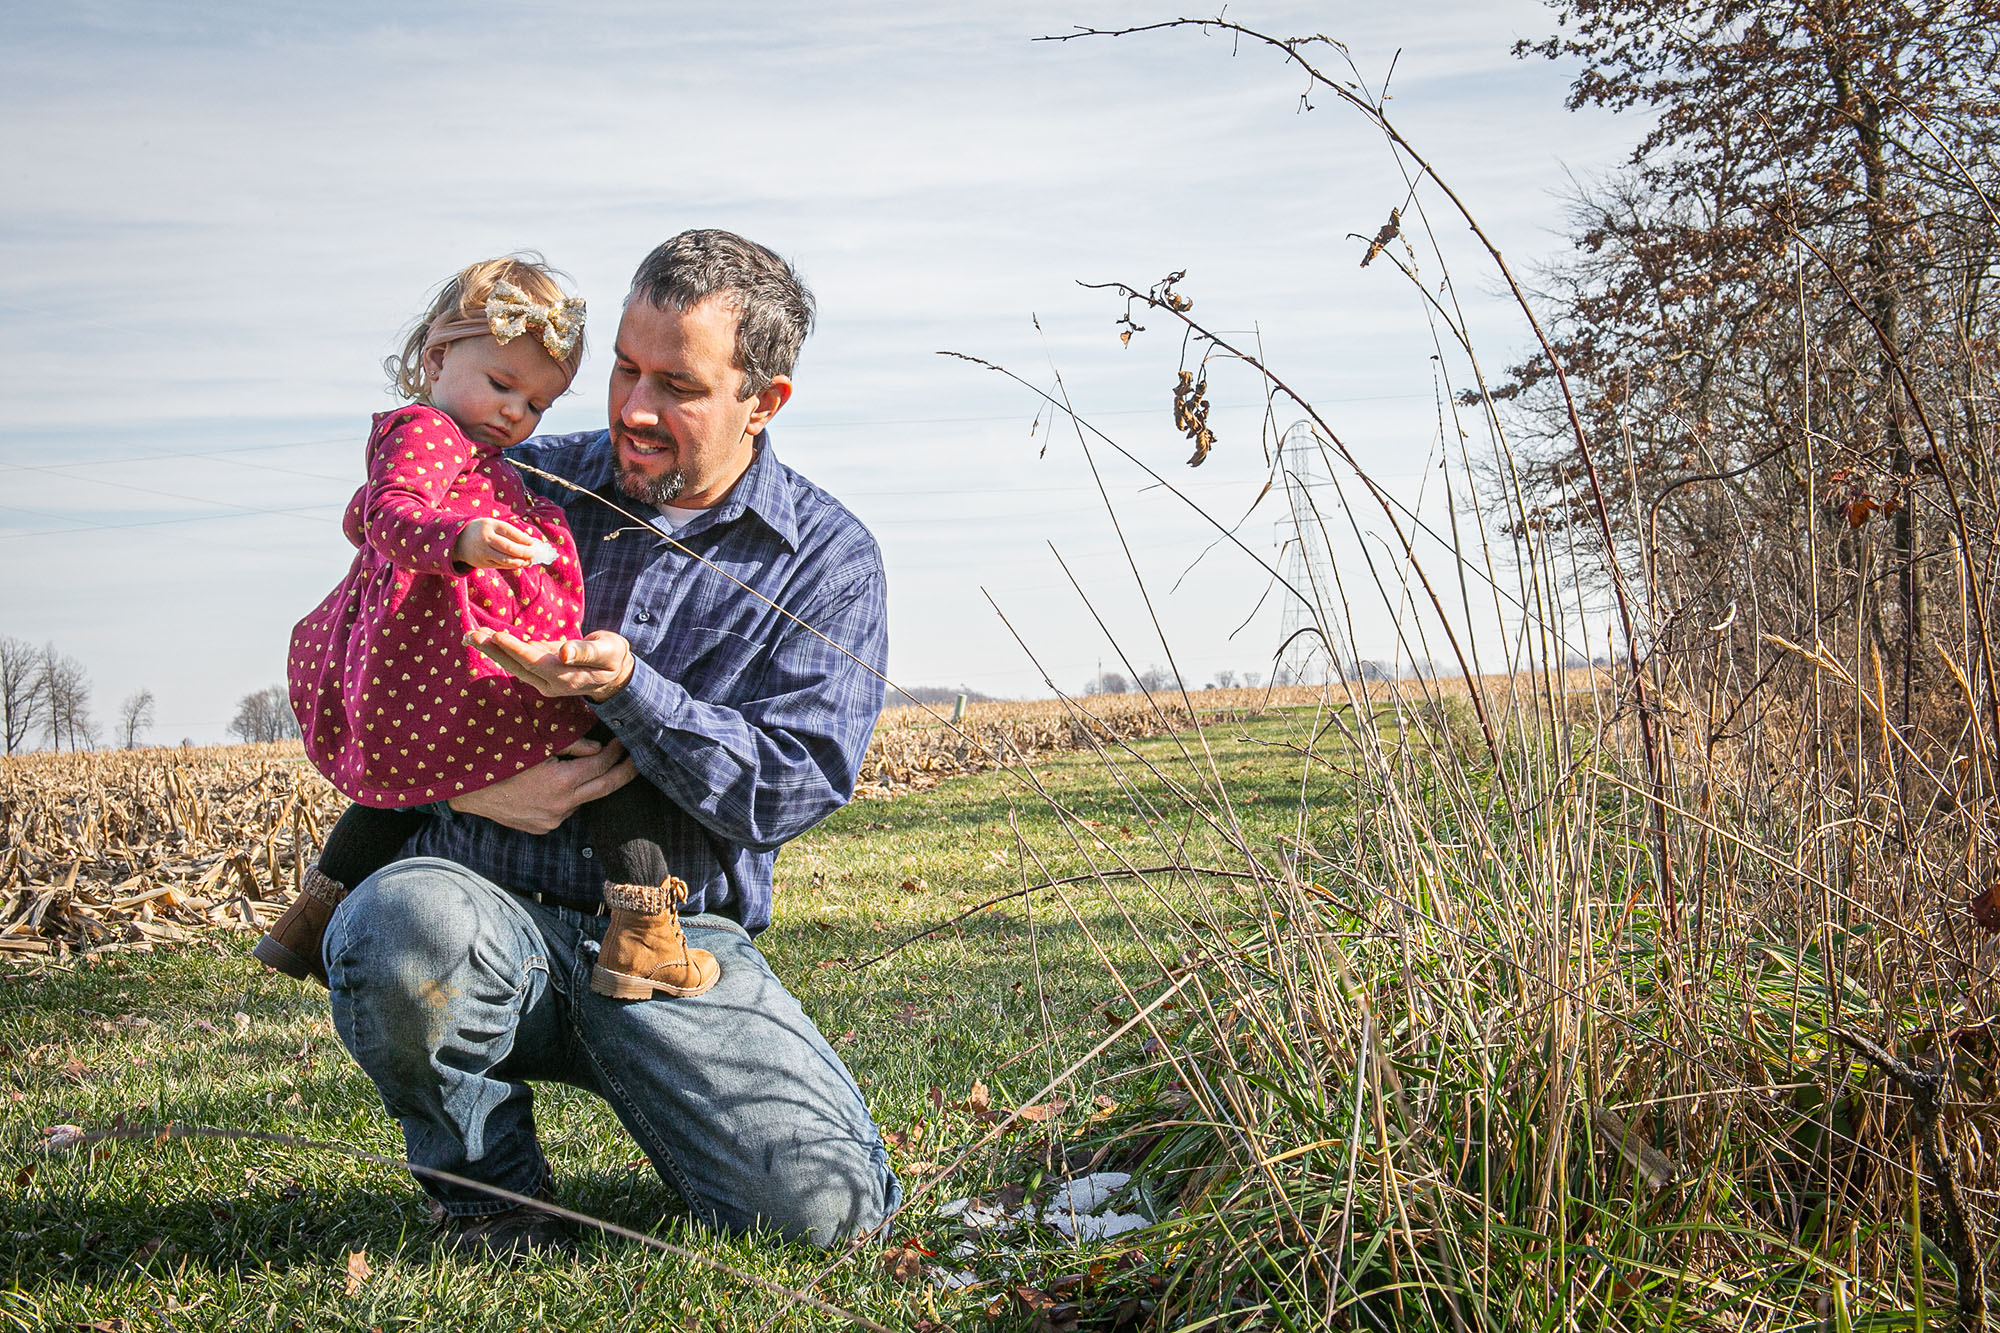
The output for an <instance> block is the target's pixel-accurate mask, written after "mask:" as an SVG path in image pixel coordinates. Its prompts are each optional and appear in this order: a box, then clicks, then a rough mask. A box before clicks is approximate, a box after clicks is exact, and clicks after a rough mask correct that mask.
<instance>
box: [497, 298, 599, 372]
mask: <svg viewBox="0 0 2000 1333" xmlns="http://www.w3.org/2000/svg"><path fill="white" fill-rule="evenodd" d="M486 323H487V326H488V327H489V328H491V329H492V331H493V338H494V340H495V341H496V342H500V343H509V342H512V341H513V340H514V339H516V338H518V337H520V336H521V335H522V334H525V333H531V332H532V333H534V334H537V335H538V336H539V337H540V339H541V343H542V348H543V350H544V351H546V352H547V353H548V354H549V355H550V356H552V357H554V358H555V359H556V360H558V361H561V360H563V359H564V358H565V357H567V356H568V355H569V354H570V353H571V352H572V351H574V350H575V349H576V340H577V339H578V338H581V337H582V336H583V298H582V297H580V296H565V297H564V298H563V299H562V300H560V301H558V302H556V303H555V304H554V305H537V304H535V303H534V302H533V301H531V300H529V299H528V294H527V293H526V292H524V291H522V290H521V289H520V288H519V287H516V286H515V285H514V284H513V283H511V282H507V281H505V280H504V279H503V280H502V281H500V282H496V283H494V284H493V294H492V295H490V296H488V297H487V298H486Z"/></svg>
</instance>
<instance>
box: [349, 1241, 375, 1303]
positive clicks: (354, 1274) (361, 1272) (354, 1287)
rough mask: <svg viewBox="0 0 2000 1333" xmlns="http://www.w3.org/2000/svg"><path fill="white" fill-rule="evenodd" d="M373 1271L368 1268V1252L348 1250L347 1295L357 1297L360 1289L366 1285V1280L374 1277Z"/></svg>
mask: <svg viewBox="0 0 2000 1333" xmlns="http://www.w3.org/2000/svg"><path fill="white" fill-rule="evenodd" d="M374 1271H375V1270H373V1269H372V1268H370V1267H369V1266H368V1251H366V1250H349V1251H348V1252H347V1294H348V1295H349V1296H359V1295H360V1294H361V1289H362V1288H363V1287H364V1286H366V1285H367V1284H368V1279H369V1278H370V1277H372V1276H374Z"/></svg>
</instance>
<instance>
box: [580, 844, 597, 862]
mask: <svg viewBox="0 0 2000 1333" xmlns="http://www.w3.org/2000/svg"><path fill="white" fill-rule="evenodd" d="M593 855H595V853H594V852H592V851H591V850H590V848H588V847H586V848H584V849H583V859H584V860H586V861H588V860H589V859H590V858H591V857H592V856H593Z"/></svg>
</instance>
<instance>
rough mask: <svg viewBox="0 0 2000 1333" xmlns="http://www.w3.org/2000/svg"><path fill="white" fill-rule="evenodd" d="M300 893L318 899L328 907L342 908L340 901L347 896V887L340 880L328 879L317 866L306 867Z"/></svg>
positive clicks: (300, 883) (300, 884)
mask: <svg viewBox="0 0 2000 1333" xmlns="http://www.w3.org/2000/svg"><path fill="white" fill-rule="evenodd" d="M299 892H300V893H302V894H304V895H305V896H306V897H308V898H317V899H319V900H320V901H321V902H323V903H325V904H326V905H327V906H328V907H338V906H340V900H341V899H342V898H345V897H346V896H347V886H346V885H344V884H342V883H341V882H340V881H339V880H335V879H328V878H327V877H326V876H325V875H323V874H321V873H320V869H319V867H318V866H317V865H310V866H307V867H306V873H305V877H304V878H303V879H301V880H300V881H299Z"/></svg>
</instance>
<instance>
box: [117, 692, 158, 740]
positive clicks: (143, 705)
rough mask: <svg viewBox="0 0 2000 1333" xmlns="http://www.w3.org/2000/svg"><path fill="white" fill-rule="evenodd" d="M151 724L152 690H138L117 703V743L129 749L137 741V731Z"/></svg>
mask: <svg viewBox="0 0 2000 1333" xmlns="http://www.w3.org/2000/svg"><path fill="white" fill-rule="evenodd" d="M152 725H153V692H152V691H151V690H140V691H139V692H138V693H137V694H134V695H130V696H128V697H127V698H126V700H125V702H124V703H122V704H120V705H118V744H119V745H120V746H121V747H123V748H124V749H127V750H129V749H131V748H132V747H133V746H135V745H137V744H138V743H139V733H140V732H142V731H144V730H145V729H146V728H148V727H150V726H152Z"/></svg>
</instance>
